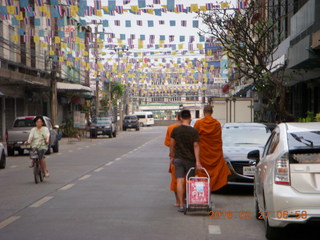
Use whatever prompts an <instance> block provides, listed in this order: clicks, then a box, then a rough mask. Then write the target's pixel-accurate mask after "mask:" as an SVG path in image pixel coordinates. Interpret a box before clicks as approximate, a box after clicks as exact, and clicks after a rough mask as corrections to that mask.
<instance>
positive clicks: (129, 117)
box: [124, 116, 137, 120]
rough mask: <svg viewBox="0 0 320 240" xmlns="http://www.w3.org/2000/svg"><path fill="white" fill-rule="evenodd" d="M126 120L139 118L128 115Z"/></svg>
mask: <svg viewBox="0 0 320 240" xmlns="http://www.w3.org/2000/svg"><path fill="white" fill-rule="evenodd" d="M124 119H125V120H137V117H136V116H128V117H125V118H124Z"/></svg>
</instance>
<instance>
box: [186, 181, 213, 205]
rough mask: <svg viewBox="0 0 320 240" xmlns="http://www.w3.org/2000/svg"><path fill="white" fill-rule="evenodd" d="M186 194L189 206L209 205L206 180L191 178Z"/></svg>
mask: <svg viewBox="0 0 320 240" xmlns="http://www.w3.org/2000/svg"><path fill="white" fill-rule="evenodd" d="M188 193H189V196H188V197H189V204H209V183H208V179H199V178H194V179H192V178H191V179H190V180H189V191H188Z"/></svg>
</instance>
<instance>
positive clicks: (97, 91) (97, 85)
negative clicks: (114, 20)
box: [94, 26, 100, 117]
mask: <svg viewBox="0 0 320 240" xmlns="http://www.w3.org/2000/svg"><path fill="white" fill-rule="evenodd" d="M97 38H98V26H96V27H95V44H94V49H95V55H96V56H95V58H96V61H95V63H96V64H95V68H96V67H97V63H98V41H97V40H98V39H97ZM99 77H100V74H97V78H96V117H98V115H99V83H100V79H99Z"/></svg>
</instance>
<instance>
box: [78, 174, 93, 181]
mask: <svg viewBox="0 0 320 240" xmlns="http://www.w3.org/2000/svg"><path fill="white" fill-rule="evenodd" d="M89 177H91V175H90V174H87V175H84V176H83V177H81V178H79V179H78V180H80V181H82V180H86V179H88V178H89Z"/></svg>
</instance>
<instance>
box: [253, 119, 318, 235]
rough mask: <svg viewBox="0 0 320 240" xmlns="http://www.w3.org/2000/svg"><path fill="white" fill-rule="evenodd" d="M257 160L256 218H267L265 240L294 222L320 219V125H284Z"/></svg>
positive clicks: (258, 150) (258, 152)
mask: <svg viewBox="0 0 320 240" xmlns="http://www.w3.org/2000/svg"><path fill="white" fill-rule="evenodd" d="M248 158H250V159H253V160H256V161H257V166H256V169H255V184H254V202H255V215H256V217H257V218H258V219H264V222H265V227H266V237H267V238H274V237H277V235H278V234H279V233H280V232H281V228H283V227H285V226H287V225H288V224H291V223H308V222H312V221H317V220H318V221H319V220H320V123H281V124H279V125H278V126H277V127H276V128H275V129H274V131H273V132H272V134H271V136H270V138H269V140H268V142H267V143H266V145H265V147H264V150H263V153H262V156H261V157H260V149H256V150H254V151H251V152H250V153H248Z"/></svg>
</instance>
